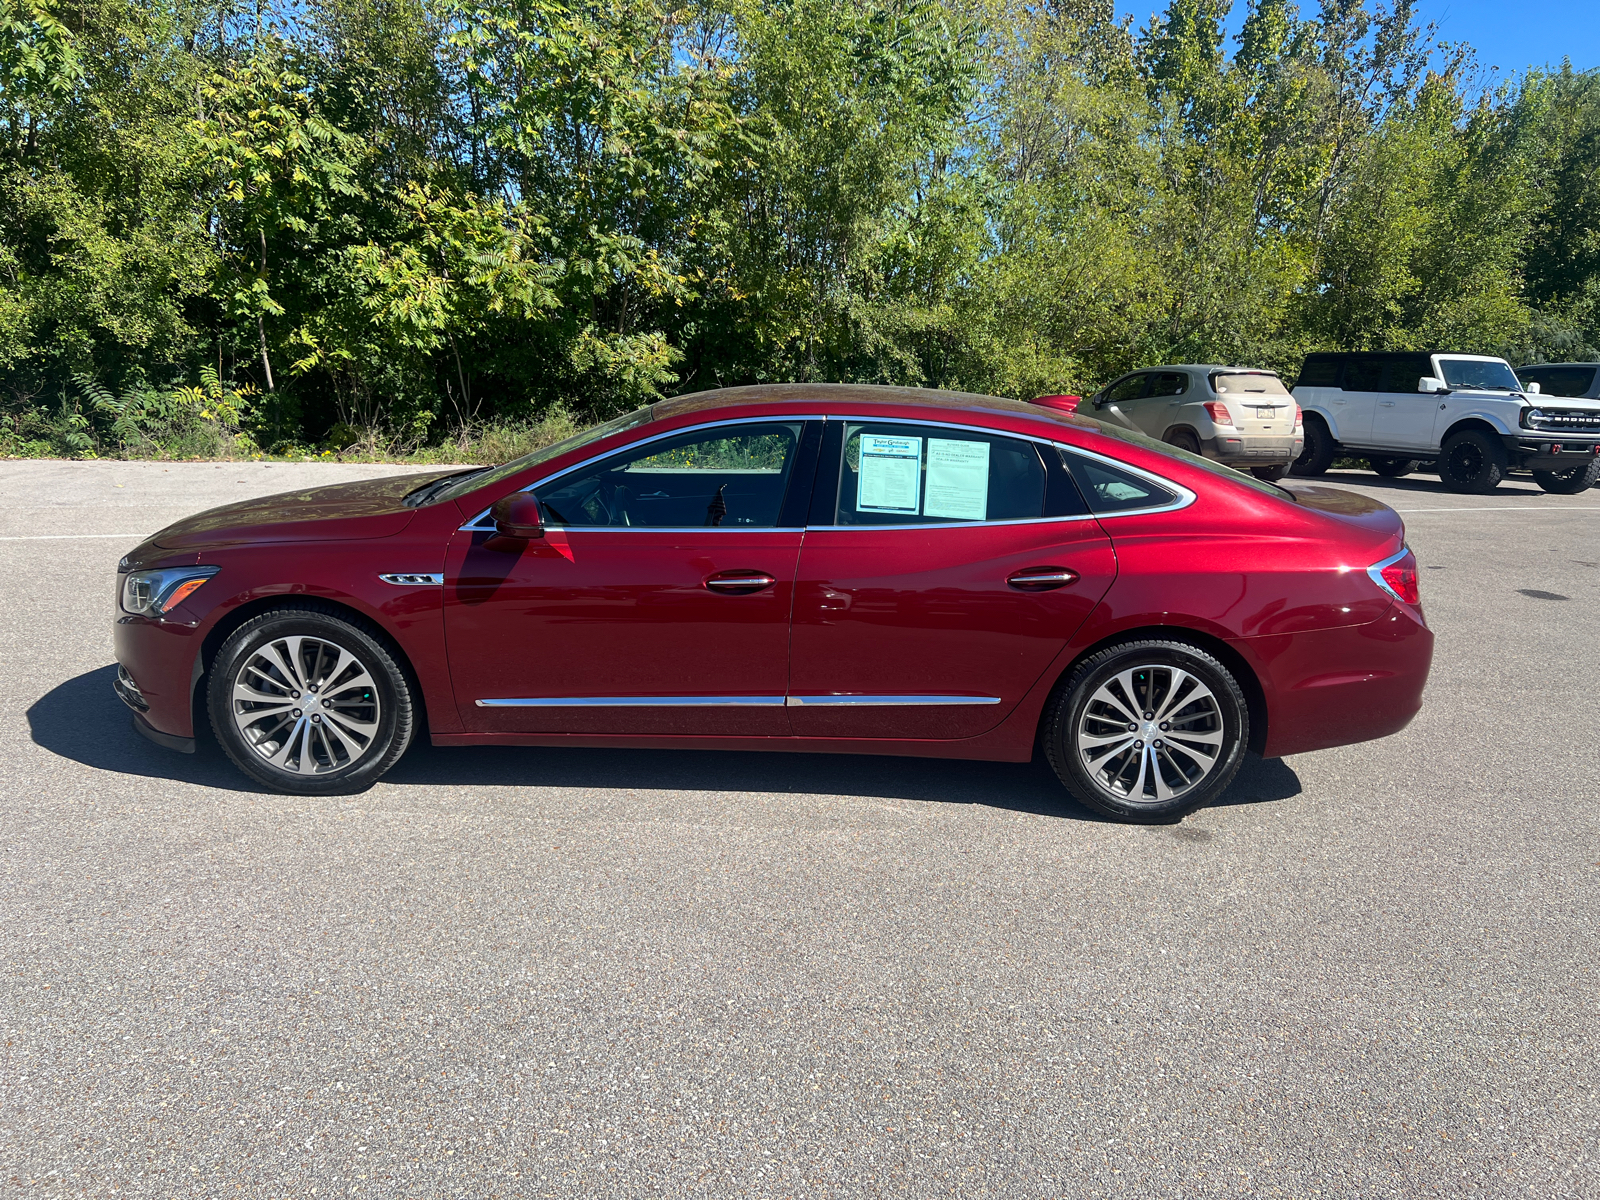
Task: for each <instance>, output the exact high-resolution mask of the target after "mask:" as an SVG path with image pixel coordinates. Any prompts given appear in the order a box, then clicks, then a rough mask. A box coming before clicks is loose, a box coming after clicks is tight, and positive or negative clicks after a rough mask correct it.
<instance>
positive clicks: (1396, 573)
mask: <svg viewBox="0 0 1600 1200" xmlns="http://www.w3.org/2000/svg"><path fill="white" fill-rule="evenodd" d="M1367 574H1368V575H1369V576H1371V578H1372V582H1373V583H1375V584H1377V585H1378V586H1379V587H1381V588H1382V589H1383V590H1384V591H1386V592H1388V593H1389V595H1391V596H1393V597H1394V598H1395V599H1396V600H1398V601H1400V603H1402V604H1409V605H1410V606H1411V607H1412V608H1421V607H1422V593H1421V591H1420V590H1419V589H1418V587H1417V556H1416V555H1415V554H1413V553H1411V550H1410V548H1409V547H1407V548H1405V549H1403V550H1401V551H1400V553H1399V554H1394V555H1391V556H1390V557H1388V558H1386V559H1384V560H1383V561H1382V562H1379V563H1373V564H1372V565H1371V566H1370V567H1368V568H1367Z"/></svg>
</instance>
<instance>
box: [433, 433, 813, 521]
mask: <svg viewBox="0 0 1600 1200" xmlns="http://www.w3.org/2000/svg"><path fill="white" fill-rule="evenodd" d="M827 419H828V418H826V417H824V416H820V415H818V414H816V413H798V414H797V413H784V414H783V415H781V416H771V417H733V418H730V419H729V420H726V421H711V422H709V423H707V424H705V425H680V426H679V427H678V428H677V429H669V430H667V431H666V432H665V433H657V434H653V435H651V436H650V437H646V438H640V439H639V440H638V441H636V442H629V443H628V444H627V445H626V446H621V447H616V448H613V449H611V450H607V451H606V452H605V453H604V454H596V455H593V456H592V457H590V458H586V459H584V460H583V461H582V462H575V463H573V464H572V465H571V466H570V467H562V468H561V470H559V471H557V472H555V474H553V475H546V476H545V477H544V478H542V479H536V480H534V481H533V482H532V483H530V484H529V485H528V486H527V487H525V488H519V489H517V490H518V491H523V492H531V491H533V490H534V489H535V488H541V487H544V486H545V484H547V483H554V482H555V481H556V480H558V479H560V478H562V477H563V476H565V475H570V474H572V473H573V472H574V471H581V470H583V468H584V467H590V466H593V465H594V464H595V463H597V462H602V461H604V460H605V459H608V458H611V457H612V456H613V455H617V454H621V453H622V451H623V450H632V449H634V448H635V447H636V446H648V445H649V444H650V443H651V442H659V441H663V440H664V439H666V438H670V437H677V436H678V435H679V434H682V433H688V432H690V431H691V430H697V429H720V428H722V427H723V426H726V425H782V424H783V423H785V422H787V421H826V420H827ZM507 495H510V493H509V492H508V493H507ZM488 516H489V509H487V508H486V509H484V510H483V511H482V512H481V513H479V514H478V515H477V516H475V517H473V518H472V519H471V520H470V521H468V522H467V523H466V524H464V525H459V526H457V527H456V528H457V532H461V531H463V530H465V531H468V532H472V533H482V532H484V531H485V530H489V529H493V528H494V524H493V522H491V523H490V524H488V525H482V524H479V522H481V521H483V520H485V519H486V518H487V517H488ZM548 528H550V529H630V530H632V531H634V532H646V531H648V532H651V533H669V532H674V531H675V530H673V529H668V528H666V527H664V526H660V525H636V526H628V525H621V526H618V525H551V526H549V527H548ZM677 528H678V529H679V530H681V529H682V528H684V527H677ZM687 528H692V529H695V530H696V531H697V532H698V531H703V530H705V529H723V528H724V527H723V526H721V525H706V526H688V527H687ZM727 528H729V529H734V530H737V529H739V528H741V527H740V526H737V525H734V526H728V527H727ZM743 528H745V529H773V528H776V527H775V526H772V525H752V526H745V527H743Z"/></svg>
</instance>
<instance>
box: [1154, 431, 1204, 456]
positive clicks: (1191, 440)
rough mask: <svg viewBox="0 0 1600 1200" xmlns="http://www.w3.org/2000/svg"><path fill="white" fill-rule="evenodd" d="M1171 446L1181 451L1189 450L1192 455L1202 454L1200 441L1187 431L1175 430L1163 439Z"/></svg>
mask: <svg viewBox="0 0 1600 1200" xmlns="http://www.w3.org/2000/svg"><path fill="white" fill-rule="evenodd" d="M1162 440H1163V441H1164V442H1166V443H1167V445H1169V446H1176V447H1177V448H1178V449H1179V450H1187V451H1188V452H1189V453H1190V454H1199V453H1200V439H1199V438H1197V437H1196V436H1195V435H1194V434H1192V433H1190V432H1189V431H1188V430H1187V429H1174V430H1172V431H1170V432H1169V433H1168V434H1167V436H1166V437H1165V438H1163V439H1162Z"/></svg>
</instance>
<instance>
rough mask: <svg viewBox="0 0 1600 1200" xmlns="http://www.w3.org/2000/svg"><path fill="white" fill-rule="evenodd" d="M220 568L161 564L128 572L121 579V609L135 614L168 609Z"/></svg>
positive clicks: (146, 614) (156, 612) (150, 613)
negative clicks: (144, 569) (158, 567)
mask: <svg viewBox="0 0 1600 1200" xmlns="http://www.w3.org/2000/svg"><path fill="white" fill-rule="evenodd" d="M220 570H222V568H221V567H164V568H162V569H160V570H157V571H133V572H130V573H129V574H128V575H126V576H124V577H123V580H122V611H123V612H128V613H133V614H134V615H135V616H141V615H142V616H160V615H161V614H163V613H168V612H171V611H172V610H173V609H174V608H176V607H178V605H180V604H182V603H183V602H184V601H185V600H187V599H188V598H189V597H190V596H192V595H194V593H195V591H196V590H197V589H198V588H199V587H201V585H203V584H204V583H205V581H206V580H208V579H210V578H211V577H212V576H213V575H215V574H216V573H217V572H218V571H220Z"/></svg>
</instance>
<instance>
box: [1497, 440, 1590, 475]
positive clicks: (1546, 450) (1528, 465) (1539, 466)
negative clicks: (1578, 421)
mask: <svg viewBox="0 0 1600 1200" xmlns="http://www.w3.org/2000/svg"><path fill="white" fill-rule="evenodd" d="M1501 440H1502V441H1503V442H1505V446H1506V451H1507V452H1508V453H1509V454H1510V455H1511V464H1512V466H1519V467H1522V468H1523V469H1524V470H1529V471H1570V470H1572V469H1573V468H1574V467H1582V466H1584V465H1586V464H1587V463H1588V461H1589V460H1590V459H1591V458H1594V457H1595V456H1596V455H1600V436H1597V435H1595V434H1592V433H1590V434H1584V435H1582V436H1573V435H1571V434H1549V433H1540V432H1539V431H1538V430H1530V431H1528V432H1526V433H1515V434H1507V435H1506V436H1505V437H1503V438H1502V439H1501Z"/></svg>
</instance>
